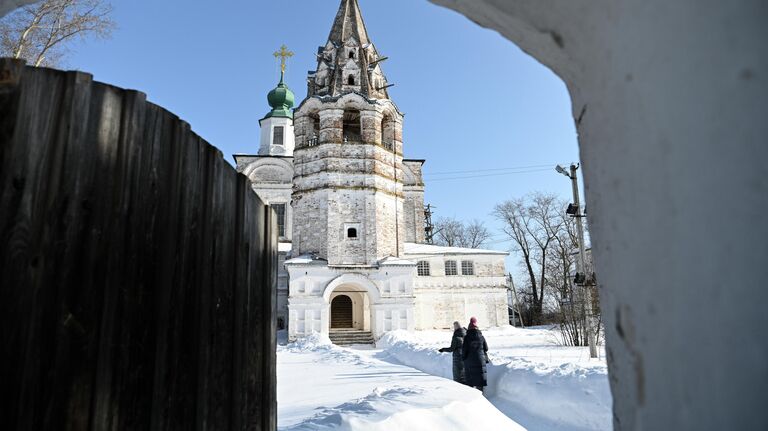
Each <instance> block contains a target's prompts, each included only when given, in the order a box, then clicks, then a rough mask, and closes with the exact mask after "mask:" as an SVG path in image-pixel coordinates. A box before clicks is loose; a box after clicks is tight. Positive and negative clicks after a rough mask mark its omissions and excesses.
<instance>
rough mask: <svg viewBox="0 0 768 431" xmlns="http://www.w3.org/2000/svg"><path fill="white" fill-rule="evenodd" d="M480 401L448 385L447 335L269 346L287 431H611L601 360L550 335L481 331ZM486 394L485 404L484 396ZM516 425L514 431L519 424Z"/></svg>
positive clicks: (315, 339)
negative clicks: (483, 384)
mask: <svg viewBox="0 0 768 431" xmlns="http://www.w3.org/2000/svg"><path fill="white" fill-rule="evenodd" d="M483 334H484V335H485V337H486V340H487V342H488V345H489V356H490V359H491V362H492V364H490V365H489V368H488V384H489V386H488V387H487V388H486V391H485V397H484V396H483V395H482V394H481V393H480V392H479V391H477V390H475V389H472V388H469V387H467V386H464V385H460V384H457V383H455V382H453V381H452V380H451V377H452V376H451V373H452V371H451V354H450V353H438V352H437V349H439V348H440V347H445V346H448V345H449V344H450V338H451V331H447V330H446V331H437V330H435V331H416V332H406V331H394V332H389V333H387V334H385V335H384V336H383V337H382V338H381V340H379V342H378V343H377V346H376V348H373V347H370V346H353V347H352V348H342V347H339V346H335V345H333V344H331V342H330V340H329V339H328V338H327V337H326V336H322V335H320V334H313V335H312V336H310V337H307V338H304V339H301V340H299V341H297V342H295V343H291V344H285V340H284V338H285V335H284V334H283V335H282V337H283V341H282V342H281V345H280V346H279V347H278V352H277V356H278V424H279V429H280V430H282V431H289V430H291V431H294V430H324V429H334V430H336V429H338V430H391V429H397V430H400V431H407V430H433V429H434V430H458V431H461V430H470V429H471V430H477V429H492V430H522V429H529V430H531V431H535V430H554V431H566V430H568V431H582V430H610V429H611V428H612V413H611V405H612V400H611V394H610V390H609V387H608V375H607V367H606V363H605V359H604V358H603V359H597V360H596V359H590V358H589V353H588V350H587V348H585V347H566V346H560V345H557V343H556V342H555V340H556V334H557V333H556V332H555V331H552V330H550V328H533V329H519V328H514V327H504V328H491V329H486V330H483ZM486 397H487V398H486ZM518 424H519V425H518Z"/></svg>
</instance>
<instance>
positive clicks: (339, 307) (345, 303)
mask: <svg viewBox="0 0 768 431" xmlns="http://www.w3.org/2000/svg"><path fill="white" fill-rule="evenodd" d="M352 327H353V318H352V298H350V297H349V296H347V295H339V296H337V297H335V298H333V301H331V328H332V329H352Z"/></svg>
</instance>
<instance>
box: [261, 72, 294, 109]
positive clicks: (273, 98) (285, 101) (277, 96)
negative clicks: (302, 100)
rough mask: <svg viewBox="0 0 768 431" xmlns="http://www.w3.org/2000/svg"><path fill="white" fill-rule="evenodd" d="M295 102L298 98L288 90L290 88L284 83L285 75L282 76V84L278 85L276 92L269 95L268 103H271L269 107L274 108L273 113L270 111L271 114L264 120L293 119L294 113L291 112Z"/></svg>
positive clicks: (273, 91)
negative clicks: (271, 118) (273, 118)
mask: <svg viewBox="0 0 768 431" xmlns="http://www.w3.org/2000/svg"><path fill="white" fill-rule="evenodd" d="M295 101H296V97H295V96H294V95H293V92H292V91H291V90H290V89H289V88H288V86H287V85H285V83H284V82H283V75H282V74H280V83H279V84H277V87H276V88H275V89H274V90H272V91H270V92H269V94H267V102H269V106H271V107H272V111H270V113H269V114H267V116H266V117H264V118H269V117H285V118H293V112H291V108H293V104H294V103H295Z"/></svg>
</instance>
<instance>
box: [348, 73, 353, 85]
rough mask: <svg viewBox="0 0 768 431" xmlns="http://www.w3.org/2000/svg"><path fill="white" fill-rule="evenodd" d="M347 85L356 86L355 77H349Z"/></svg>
mask: <svg viewBox="0 0 768 431" xmlns="http://www.w3.org/2000/svg"><path fill="white" fill-rule="evenodd" d="M347 84H349V85H355V77H354V76H352V75H349V78H347Z"/></svg>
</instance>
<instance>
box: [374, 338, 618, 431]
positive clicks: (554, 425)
mask: <svg viewBox="0 0 768 431" xmlns="http://www.w3.org/2000/svg"><path fill="white" fill-rule="evenodd" d="M449 336H450V335H447V336H446V335H443V338H446V339H448V338H449ZM424 338H427V339H426V340H425V339H424ZM489 344H491V343H490V342H489ZM439 346H440V344H439V343H435V342H434V340H429V337H425V336H423V335H422V336H420V334H419V333H408V332H405V331H394V332H390V333H387V334H385V335H384V336H383V337H382V338H381V339H380V340H379V342H378V344H377V347H379V348H382V349H383V351H384V353H385V354H386V355H388V356H389V357H390V358H391V360H395V361H397V362H398V363H401V364H403V365H407V366H410V367H413V368H416V369H418V370H421V371H424V372H425V373H429V374H433V375H436V376H441V377H445V378H448V379H451V378H452V368H451V356H450V354H443V353H438V352H437V348H439ZM490 348H491V350H490V351H489V356H490V359H491V362H492V364H489V365H488V387H487V388H486V396H487V397H488V399H489V400H490V401H491V402H492V403H493V404H494V405H495V406H496V407H497V408H498V409H499V410H501V411H502V412H504V413H505V414H506V415H507V416H509V417H511V418H513V419H514V420H515V421H517V422H518V423H520V424H521V425H523V426H525V427H526V428H529V429H531V430H540V429H547V430H575V431H580V430H610V429H612V412H611V405H612V399H611V393H610V388H609V385H608V375H607V369H606V367H605V366H588V365H586V366H585V365H582V364H576V363H569V362H565V363H561V364H556V365H552V364H546V363H542V362H534V361H529V360H526V359H521V358H514V357H509V356H507V355H503V354H495V353H494V351H493V345H491V346H490ZM560 349H567V348H562V347H561V348H560Z"/></svg>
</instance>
